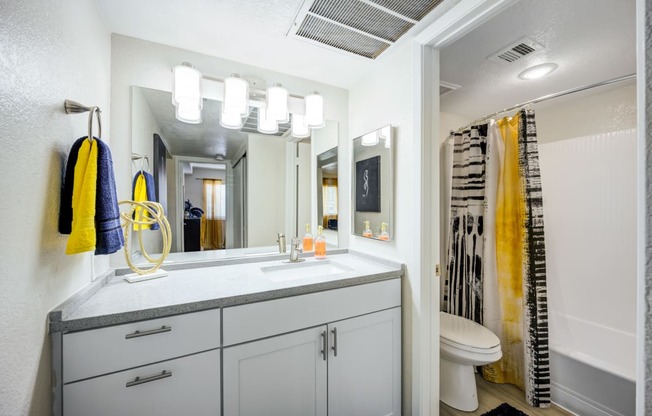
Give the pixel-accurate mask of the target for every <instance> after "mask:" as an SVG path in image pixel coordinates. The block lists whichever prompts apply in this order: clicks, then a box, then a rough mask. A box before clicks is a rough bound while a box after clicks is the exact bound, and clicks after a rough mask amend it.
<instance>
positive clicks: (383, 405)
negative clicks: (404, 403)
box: [328, 308, 401, 416]
mask: <svg viewBox="0 0 652 416" xmlns="http://www.w3.org/2000/svg"><path fill="white" fill-rule="evenodd" d="M328 332H329V336H330V343H329V344H330V348H329V350H330V351H329V357H328V414H329V416H351V415H356V416H381V415H393V416H398V415H400V414H401V308H393V309H389V310H386V311H382V312H376V313H372V314H369V315H363V316H359V317H357V318H351V319H347V320H344V321H339V322H335V323H332V324H329V325H328Z"/></svg>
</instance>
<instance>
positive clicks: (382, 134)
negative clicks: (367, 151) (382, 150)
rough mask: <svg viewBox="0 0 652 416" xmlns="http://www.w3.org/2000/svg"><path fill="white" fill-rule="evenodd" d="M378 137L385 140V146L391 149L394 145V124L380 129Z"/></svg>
mask: <svg viewBox="0 0 652 416" xmlns="http://www.w3.org/2000/svg"><path fill="white" fill-rule="evenodd" d="M378 137H379V138H380V139H383V140H385V147H386V148H387V149H389V148H390V147H391V145H392V126H391V125H387V126H385V127H383V128H382V129H380V130H379V131H378Z"/></svg>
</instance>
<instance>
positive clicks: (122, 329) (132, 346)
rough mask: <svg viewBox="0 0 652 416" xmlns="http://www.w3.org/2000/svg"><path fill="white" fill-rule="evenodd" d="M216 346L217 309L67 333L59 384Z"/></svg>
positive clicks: (218, 321)
mask: <svg viewBox="0 0 652 416" xmlns="http://www.w3.org/2000/svg"><path fill="white" fill-rule="evenodd" d="M219 346H220V311H219V309H213V310H208V311H202V312H194V313H189V314H185V315H176V316H170V317H167V318H160V319H152V320H148V321H141V322H135V323H130V324H124V325H117V326H112V327H107V328H100V329H92V330H88V331H82V332H74V333H69V334H65V335H64V336H63V362H64V363H65V365H64V368H63V382H64V383H69V382H71V381H75V380H80V379H84V378H88V377H94V376H99V375H102V374H106V373H110V372H113V371H120V370H125V369H129V368H132V367H136V366H140V365H145V364H149V363H153V362H156V361H162V360H168V359H170V358H175V357H179V356H182V355H187V354H192V353H195V352H200V351H206V350H210V349H213V348H218V347H219Z"/></svg>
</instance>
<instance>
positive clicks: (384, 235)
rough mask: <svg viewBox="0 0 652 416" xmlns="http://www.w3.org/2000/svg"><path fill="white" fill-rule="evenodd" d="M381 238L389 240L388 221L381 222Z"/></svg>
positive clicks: (379, 237)
mask: <svg viewBox="0 0 652 416" xmlns="http://www.w3.org/2000/svg"><path fill="white" fill-rule="evenodd" d="M378 239H379V240H383V241H389V233H388V232H387V223H384V222H381V223H380V235H379V236H378Z"/></svg>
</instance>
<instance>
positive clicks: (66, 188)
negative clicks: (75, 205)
mask: <svg viewBox="0 0 652 416" xmlns="http://www.w3.org/2000/svg"><path fill="white" fill-rule="evenodd" d="M86 139H87V137H82V138H81V139H77V141H76V142H75V143H73V145H72V148H71V149H70V155H68V162H67V163H66V173H65V176H64V179H63V183H62V184H61V201H60V203H59V232H60V233H61V234H70V232H71V231H72V189H73V187H74V186H75V165H76V164H77V156H78V155H79V148H80V147H81V145H82V143H84V140H86Z"/></svg>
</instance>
